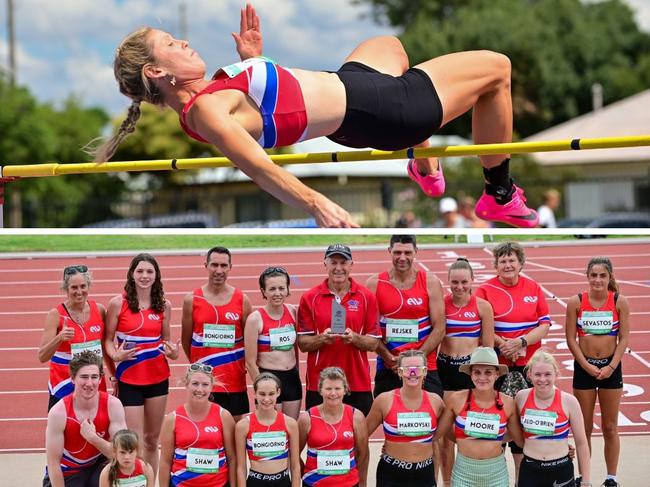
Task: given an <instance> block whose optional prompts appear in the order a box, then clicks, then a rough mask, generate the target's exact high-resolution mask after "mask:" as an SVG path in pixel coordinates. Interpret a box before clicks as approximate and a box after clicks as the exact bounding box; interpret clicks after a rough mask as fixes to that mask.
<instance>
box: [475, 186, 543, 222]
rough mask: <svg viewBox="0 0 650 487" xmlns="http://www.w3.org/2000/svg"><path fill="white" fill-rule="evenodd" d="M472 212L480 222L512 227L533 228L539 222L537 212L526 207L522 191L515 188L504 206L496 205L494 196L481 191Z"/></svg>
mask: <svg viewBox="0 0 650 487" xmlns="http://www.w3.org/2000/svg"><path fill="white" fill-rule="evenodd" d="M474 211H475V212H476V215H477V216H478V217H479V218H481V219H482V220H487V221H494V222H503V223H507V224H508V225H512V226H513V227H522V228H533V227H535V226H537V222H538V221H539V217H538V216H537V212H536V211H535V210H531V209H530V208H528V207H527V206H526V197H525V196H524V191H523V190H522V189H521V188H518V187H517V186H515V191H514V193H513V194H512V199H511V200H510V201H509V202H508V203H506V204H505V205H500V204H498V203H497V202H496V199H495V198H494V196H490V195H489V194H487V193H486V192H485V191H483V194H482V195H481V197H480V198H479V200H478V202H477V203H476V208H475V209H474Z"/></svg>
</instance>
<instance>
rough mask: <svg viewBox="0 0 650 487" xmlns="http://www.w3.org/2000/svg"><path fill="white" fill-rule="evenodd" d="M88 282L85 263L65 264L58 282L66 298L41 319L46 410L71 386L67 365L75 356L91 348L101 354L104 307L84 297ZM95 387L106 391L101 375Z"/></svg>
mask: <svg viewBox="0 0 650 487" xmlns="http://www.w3.org/2000/svg"><path fill="white" fill-rule="evenodd" d="M91 282H92V276H91V275H90V271H89V270H88V267H87V266H85V265H71V266H68V267H66V268H65V269H64V270H63V282H62V284H61V290H62V291H65V293H66V300H65V301H64V302H63V303H61V304H59V305H58V306H57V307H56V308H52V309H51V310H50V312H49V313H48V314H47V318H46V319H45V329H44V330H43V336H42V337H41V345H40V347H39V348H38V360H39V361H40V362H41V363H45V362H47V361H48V360H49V361H50V379H49V381H48V385H47V386H48V390H49V393H50V400H49V404H48V407H47V410H48V411H49V410H50V409H52V406H54V405H55V404H56V403H57V402H58V401H59V400H61V399H63V398H64V397H65V396H67V395H68V394H70V393H72V390H73V389H74V386H73V384H72V380H71V379H70V371H69V370H68V364H69V363H70V360H72V358H73V357H74V356H75V355H78V354H79V353H81V352H83V351H84V350H91V351H92V352H94V353H96V354H97V355H99V356H100V357H103V356H104V333H105V327H104V322H105V320H106V309H105V308H104V306H103V305H101V304H98V303H96V302H95V301H93V300H92V299H88V292H89V291H90V285H91ZM99 390H101V391H104V392H106V380H105V379H104V377H103V376H102V378H101V382H100V384H99Z"/></svg>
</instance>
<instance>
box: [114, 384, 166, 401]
mask: <svg viewBox="0 0 650 487" xmlns="http://www.w3.org/2000/svg"><path fill="white" fill-rule="evenodd" d="M167 394H169V379H165V380H164V381H162V382H159V383H158V384H151V385H147V386H136V385H133V384H127V383H125V382H122V381H117V397H118V398H119V400H120V401H121V402H122V405H123V406H124V407H127V406H144V401H145V399H149V398H152V397H158V396H166V395H167Z"/></svg>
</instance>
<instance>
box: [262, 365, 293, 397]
mask: <svg viewBox="0 0 650 487" xmlns="http://www.w3.org/2000/svg"><path fill="white" fill-rule="evenodd" d="M260 372H270V373H271V374H273V375H274V376H276V377H277V378H278V379H280V384H281V388H280V397H279V398H278V404H280V403H281V402H284V401H300V400H301V399H302V382H300V374H299V373H298V367H297V366H296V367H294V368H293V369H291V370H271V369H263V368H261V367H260Z"/></svg>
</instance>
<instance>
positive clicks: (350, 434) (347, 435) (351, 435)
mask: <svg viewBox="0 0 650 487" xmlns="http://www.w3.org/2000/svg"><path fill="white" fill-rule="evenodd" d="M343 437H344V438H352V437H354V433H353V432H352V431H344V432H343Z"/></svg>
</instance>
